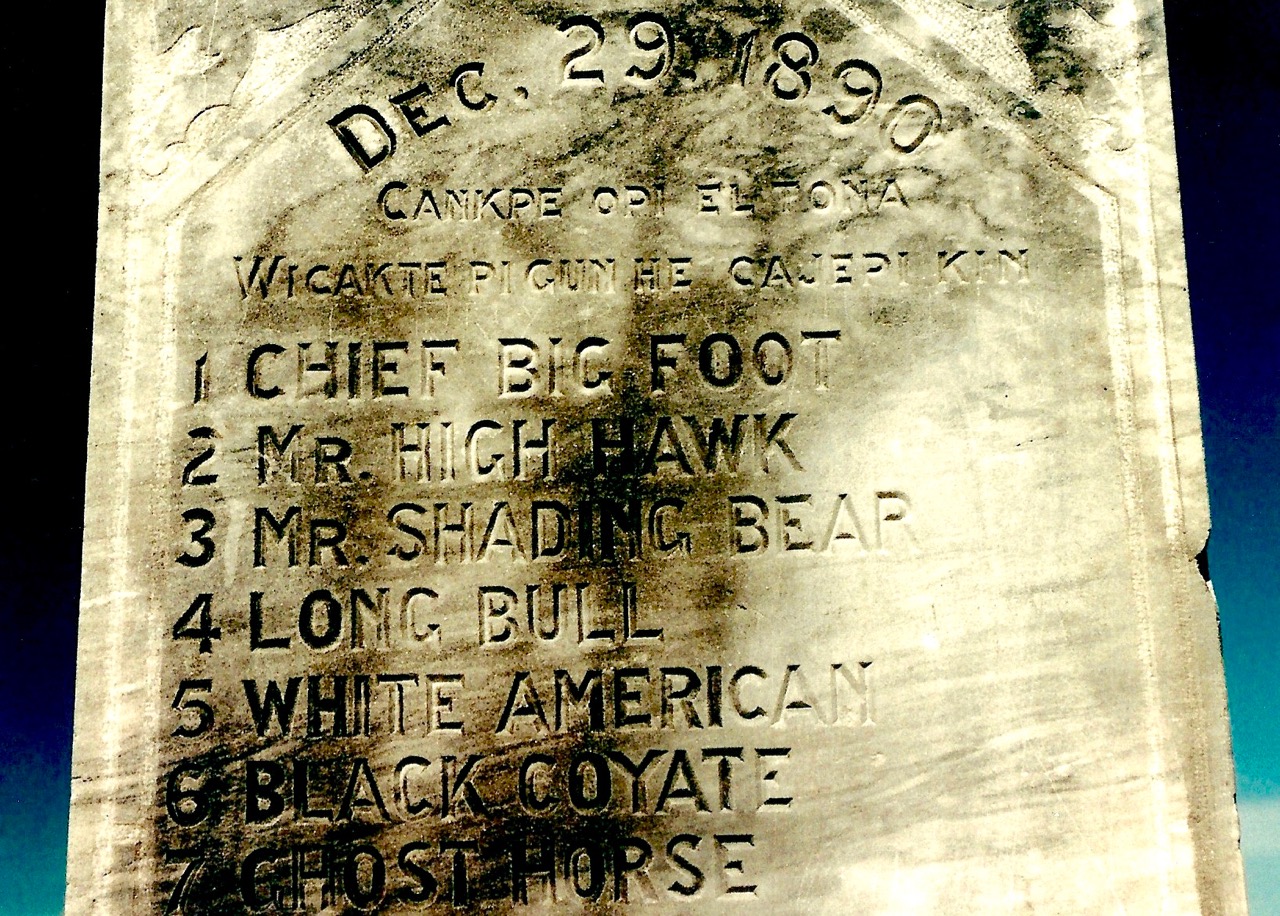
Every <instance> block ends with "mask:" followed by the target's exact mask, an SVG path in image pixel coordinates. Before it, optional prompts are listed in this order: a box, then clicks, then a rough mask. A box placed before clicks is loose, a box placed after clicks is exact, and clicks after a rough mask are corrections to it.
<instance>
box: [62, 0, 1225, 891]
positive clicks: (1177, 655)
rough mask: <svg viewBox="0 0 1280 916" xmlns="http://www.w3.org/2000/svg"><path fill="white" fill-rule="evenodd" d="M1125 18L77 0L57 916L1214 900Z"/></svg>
mask: <svg viewBox="0 0 1280 916" xmlns="http://www.w3.org/2000/svg"><path fill="white" fill-rule="evenodd" d="M1162 22H1163V20H1162V15H1161V9H1160V6H1159V4H1158V3H1157V2H1155V0H1085V2H1079V3H1076V2H1067V0H865V2H864V0H830V2H818V0H781V2H770V3H763V2H761V3H756V2H748V3H745V4H722V3H699V4H692V3H673V2H668V0H660V2H655V3H649V4H644V3H639V2H636V3H633V4H630V5H627V4H618V3H614V2H600V0H593V2H590V3H585V4H581V5H574V4H568V5H556V6H550V5H545V4H539V3H526V2H522V0H496V2H493V3H485V4H476V3H465V2H459V0H434V2H403V3H389V2H378V0H335V2H330V3H319V2H315V3H312V2H309V0H267V2H262V3H239V2H234V0H233V2H229V3H225V2H224V3H220V4H219V3H213V4H201V3H178V2H169V0H163V2H162V0H155V2H151V0H147V2H122V0H112V2H110V3H109V4H108V22H107V47H106V93H105V102H104V112H103V155H102V196H101V211H100V212H101V233H100V249H99V273H98V303H97V312H96V325H95V347H94V369H93V401H92V419H91V430H90V437H91V447H90V458H89V470H88V483H89V487H88V490H89V498H88V502H89V505H88V509H87V515H86V528H85V566H84V589H83V605H82V613H81V625H80V626H81V629H80V633H81V637H80V648H79V679H78V685H77V711H76V736H75V753H74V758H75V759H74V785H73V789H72V826H71V846H70V857H69V865H68V869H69V873H68V897H67V909H68V912H71V913H109V914H124V913H129V914H133V913H183V914H203V913H321V912H324V913H387V914H399V913H421V912H442V913H443V912H454V911H474V912H481V911H483V912H512V913H518V912H522V911H526V910H528V911H538V912H541V911H546V910H552V909H563V910H565V911H567V912H578V911H583V912H595V913H598V912H632V911H636V912H641V911H644V912H654V913H676V912H680V913H684V912H698V913H701V912H707V913H716V912H735V913H741V912H755V913H762V914H763V913H769V914H772V913H816V912H821V913H840V914H849V913H982V914H993V913H1024V912H1037V913H1040V912H1043V913H1072V914H1079V913H1101V912H1127V913H1213V914H1229V913H1240V912H1243V911H1244V895H1243V884H1242V878H1241V865H1240V858H1239V850H1238V842H1237V836H1238V833H1237V827H1236V818H1235V809H1234V806H1233V795H1232V793H1233V776H1232V767H1231V754H1230V741H1229V731H1228V724H1227V718H1226V712H1225V694H1224V688H1223V681H1222V665H1221V659H1220V655H1219V646H1218V639H1217V629H1216V615H1215V607H1214V601H1213V597H1212V593H1211V591H1210V589H1209V587H1208V585H1207V582H1206V580H1205V576H1204V575H1203V574H1202V567H1203V548H1204V545H1205V542H1206V539H1207V536H1208V525H1209V523H1208V517H1207V510H1206V497H1205V490H1204V481H1203V477H1204V471H1203V466H1202V457H1201V447H1200V441H1199V429H1198V420H1197V402H1196V389H1195V374H1194V364H1193V359H1192V353H1191V344H1190V340H1191V338H1190V332H1189V327H1188V310H1187V300H1186V292H1185V279H1184V269H1183V255H1182V250H1181V226H1180V220H1179V210H1178V197H1177V187H1176V176H1175V164H1174V158H1173V144H1172V133H1171V123H1170V110H1169V98H1168V81H1167V75H1166V72H1165V61H1166V58H1165V51H1164V44H1163V24H1162Z"/></svg>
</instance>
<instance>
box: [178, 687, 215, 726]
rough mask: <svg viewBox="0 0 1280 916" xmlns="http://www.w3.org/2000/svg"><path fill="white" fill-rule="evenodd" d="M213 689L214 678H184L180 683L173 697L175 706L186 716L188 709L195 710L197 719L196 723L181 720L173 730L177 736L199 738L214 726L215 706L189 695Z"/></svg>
mask: <svg viewBox="0 0 1280 916" xmlns="http://www.w3.org/2000/svg"><path fill="white" fill-rule="evenodd" d="M212 689H213V680H212V679H211V678H207V677H206V678H190V677H188V678H183V680H182V682H181V683H180V684H178V692H177V694H175V695H174V698H173V708H174V709H176V710H178V711H179V713H180V714H183V717H184V718H185V713H186V712H187V711H188V710H191V711H194V712H195V714H196V721H195V724H194V725H188V724H186V723H185V722H179V723H178V727H177V728H175V729H174V730H173V735H174V737H175V738H198V737H199V736H200V735H203V734H204V733H205V732H207V731H208V730H209V729H210V728H212V727H213V707H212V706H210V705H209V704H208V703H206V702H205V701H204V700H201V699H198V698H194V697H189V696H187V694H189V693H208V692H209V691H210V690H212Z"/></svg>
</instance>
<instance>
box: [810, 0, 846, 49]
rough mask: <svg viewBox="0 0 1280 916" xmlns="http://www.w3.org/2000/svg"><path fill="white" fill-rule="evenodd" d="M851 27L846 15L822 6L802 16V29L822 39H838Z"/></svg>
mask: <svg viewBox="0 0 1280 916" xmlns="http://www.w3.org/2000/svg"><path fill="white" fill-rule="evenodd" d="M852 28H853V23H852V22H850V21H849V18H848V17H847V16H842V15H840V14H839V13H837V12H836V11H835V10H833V9H829V8H827V7H822V8H821V9H816V10H814V11H813V12H812V13H810V14H809V15H808V16H805V17H804V23H803V28H802V31H804V32H807V33H808V34H810V35H812V36H814V37H815V38H819V39H821V40H823V41H840V40H841V39H842V38H844V36H845V35H847V34H848V33H849V31H850V30H851V29H852Z"/></svg>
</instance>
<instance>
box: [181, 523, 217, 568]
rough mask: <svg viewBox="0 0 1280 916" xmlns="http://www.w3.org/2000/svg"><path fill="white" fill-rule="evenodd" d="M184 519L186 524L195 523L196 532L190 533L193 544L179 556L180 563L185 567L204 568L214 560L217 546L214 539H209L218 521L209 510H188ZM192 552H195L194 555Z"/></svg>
mask: <svg viewBox="0 0 1280 916" xmlns="http://www.w3.org/2000/svg"><path fill="white" fill-rule="evenodd" d="M182 519H183V521H186V522H193V523H195V526H196V527H195V530H194V531H191V532H189V535H190V537H191V544H190V545H189V546H188V547H187V549H186V550H185V551H183V552H182V553H181V554H179V555H178V562H179V563H181V564H182V565H183V566H190V567H192V568H194V567H197V566H204V565H205V564H206V563H208V562H209V561H210V560H212V559H213V554H214V551H215V549H216V548H215V546H214V543H213V538H211V537H209V536H208V535H209V532H210V531H212V530H213V528H214V526H215V525H216V524H217V521H216V520H215V519H214V517H213V513H212V512H210V511H209V510H208V509H188V510H187V511H186V512H183V513H182ZM192 550H195V552H194V553H192Z"/></svg>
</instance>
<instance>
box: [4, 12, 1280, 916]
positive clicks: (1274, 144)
mask: <svg viewBox="0 0 1280 916" xmlns="http://www.w3.org/2000/svg"><path fill="white" fill-rule="evenodd" d="M122 2H128V0H122ZM1024 2H1027V0H1024ZM1031 2H1036V0H1031ZM1278 14H1280V10H1277V7H1276V6H1275V5H1273V4H1271V3H1262V2H1246V0H1221V2H1204V0H1171V2H1169V3H1168V6H1167V9H1166V15H1167V22H1168V30H1169V47H1170V56H1171V64H1172V82H1173V100H1174V106H1175V112H1176V122H1177V132H1178V138H1177V139H1178V155H1179V160H1180V171H1181V180H1182V193H1183V197H1182V200H1183V209H1184V214H1185V220H1186V237H1187V247H1188V262H1189V268H1190V281H1191V290H1192V297H1193V315H1194V321H1195V336H1196V346H1197V355H1198V363H1199V372H1200V380H1201V394H1202V401H1203V408H1204V410H1203V413H1204V420H1205V430H1206V448H1207V453H1208V459H1209V465H1208V466H1209V474H1210V485H1211V494H1212V497H1213V511H1214V517H1215V528H1214V538H1213V541H1212V542H1211V551H1210V562H1211V566H1212V569H1213V573H1214V580H1215V585H1216V586H1217V588H1218V594H1219V598H1220V600H1221V602H1222V615H1223V623H1224V637H1225V648H1226V655H1227V663H1228V682H1229V687H1230V689H1231V691H1232V712H1233V718H1234V725H1235V731H1236V748H1237V761H1238V765H1239V769H1240V773H1241V777H1242V782H1241V792H1242V803H1243V802H1244V801H1245V800H1246V799H1245V797H1246V796H1248V797H1249V798H1266V797H1270V796H1271V795H1273V794H1275V795H1276V796H1277V797H1280V789H1278V788H1277V783H1280V738H1278V736H1277V730H1276V729H1275V728H1274V726H1273V724H1272V723H1273V720H1272V715H1273V712H1274V705H1273V703H1272V699H1271V698H1272V697H1273V696H1274V695H1275V693H1276V690H1277V688H1278V687H1280V675H1277V669H1278V668H1280V665H1278V664H1277V654H1278V653H1277V651H1276V650H1277V645H1278V644H1280V622H1278V621H1277V617H1280V615H1278V614H1277V613H1276V612H1277V610H1278V605H1277V601H1276V598H1275V595H1276V587H1277V573H1276V569H1277V567H1280V551H1278V550H1277V547H1276V544H1277V543H1278V541H1277V537H1278V535H1280V531H1278V526H1277V515H1278V513H1277V508H1276V507H1277V504H1278V502H1280V500H1278V498H1277V485H1276V478H1277V474H1278V473H1280V459H1278V458H1277V454H1278V453H1280V447H1278V446H1280V436H1278V435H1277V423H1276V415H1277V403H1280V384H1278V383H1277V376H1278V375H1280V323H1278V321H1277V315H1278V313H1280V307H1278V305H1277V302H1278V299H1280V296H1278V295H1277V285H1278V282H1280V281H1278V279H1277V277H1278V276H1280V232H1277V228H1278V226H1277V216H1276V214H1277V206H1278V204H1280V200H1278V198H1277V161H1278V158H1277V157H1278V154H1280V128H1278V126H1277V125H1280V106H1277V90H1278V89H1280V73H1278V68H1280V54H1278V53H1277V46H1278V42H1280V29H1278V28H1277V15H1278ZM6 18H7V21H6V24H5V26H4V28H3V29H2V30H0V31H2V33H3V34H2V36H0V42H2V44H0V51H2V53H0V67H2V72H3V74H4V82H3V86H2V87H0V92H3V105H4V123H3V125H0V131H3V133H0V136H2V137H3V144H4V150H5V154H4V155H5V161H6V165H7V168H6V169H5V174H4V175H3V176H0V218H3V219H4V221H5V223H7V226H6V230H7V231H6V232H5V233H4V235H5V236H6V241H5V243H4V246H3V254H0V264H2V265H3V266H2V267H0V303H3V305H0V308H2V309H3V310H4V311H5V313H6V318H7V321H8V325H7V326H6V330H5V331H4V332H0V418H2V419H0V454H2V455H3V464H2V466H0V473H2V474H3V487H2V488H0V493H2V494H3V496H0V500H2V501H3V502H2V503H0V504H2V505H3V513H2V514H0V913H22V914H29V913H45V912H49V913H52V912H58V911H59V908H60V905H61V894H62V892H61V887H62V883H63V882H62V875H63V866H64V863H63V857H64V855H65V852H64V844H65V839H66V818H67V786H68V783H69V772H70V747H71V741H70V739H71V721H72V682H73V676H74V666H75V644H76V601H77V594H78V586H79V554H80V539H81V535H82V530H81V511H82V503H83V488H84V480H83V476H84V463H85V429H86V413H87V406H86V405H87V396H88V373H89V357H90V326H91V323H92V303H93V289H94V249H95V228H96V217H97V201H96V195H97V180H98V162H97V152H98V146H97V144H98V131H99V123H98V122H99V114H98V112H99V101H100V95H99V88H98V87H99V85H100V81H101V58H102V51H101V48H102V41H101V34H102V33H101V29H102V22H101V18H100V12H99V11H97V10H92V9H90V10H87V11H86V10H84V9H80V8H55V7H47V6H44V5H36V6H32V7H26V8H24V9H22V10H21V11H16V12H15V11H10V12H9V14H8V15H7V17H6ZM1277 848H1280V847H1277ZM1248 851H1249V848H1248V847H1246V852H1248ZM1267 861H1268V860H1267V859H1266V857H1265V856H1263V855H1261V854H1260V855H1259V856H1258V857H1256V858H1255V859H1251V861H1250V866H1251V868H1255V869H1258V868H1264V867H1265V866H1266V862H1267ZM1259 863H1261V864H1259ZM73 867H74V863H73ZM1252 878H1253V879H1255V880H1256V881H1258V882H1261V881H1263V880H1264V879H1265V878H1267V876H1264V875H1261V874H1253V875H1252ZM1270 880H1271V882H1272V883H1280V882H1278V881H1277V876H1275V875H1272V876H1270ZM1259 887H1261V884H1259ZM1255 904H1256V905H1257V906H1258V907H1259V908H1261V907H1263V906H1264V905H1265V902H1264V900H1263V895H1261V894H1260V895H1259V896H1258V897H1257V898H1256V899H1255ZM1259 911H1260V912H1261V911H1262V910H1261V909H1259Z"/></svg>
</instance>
